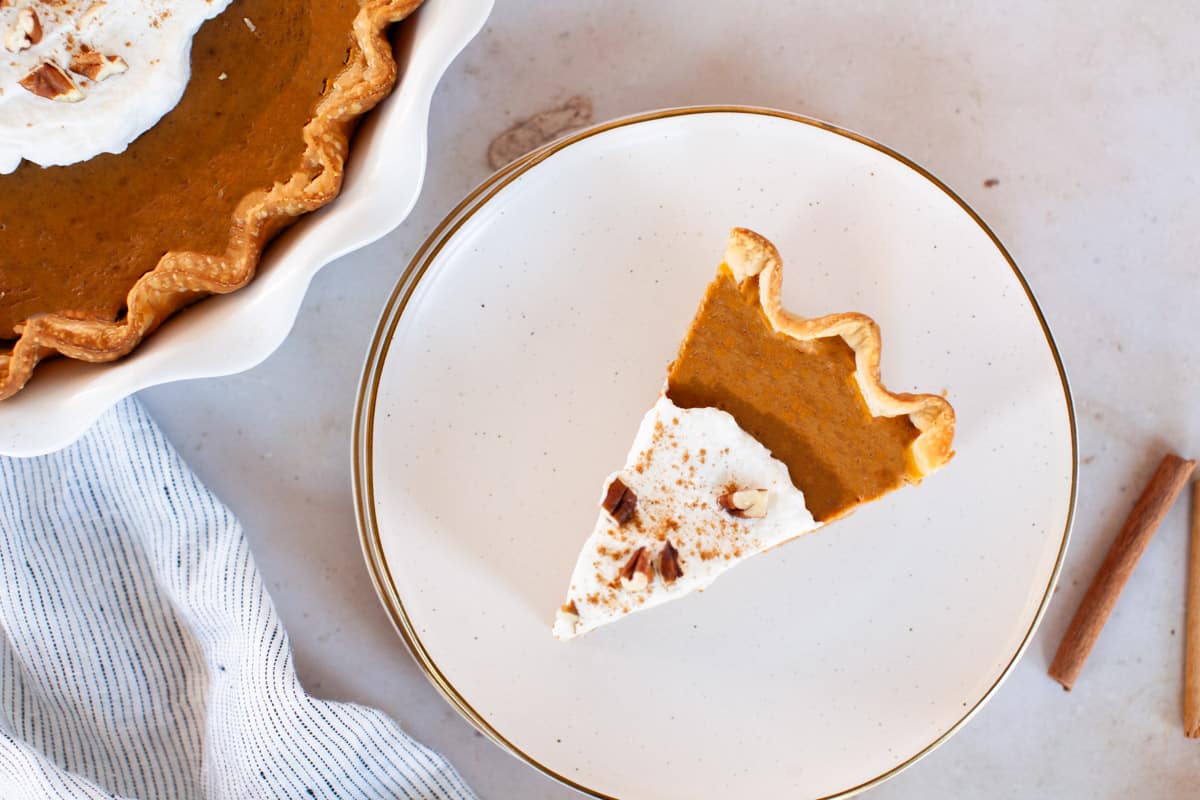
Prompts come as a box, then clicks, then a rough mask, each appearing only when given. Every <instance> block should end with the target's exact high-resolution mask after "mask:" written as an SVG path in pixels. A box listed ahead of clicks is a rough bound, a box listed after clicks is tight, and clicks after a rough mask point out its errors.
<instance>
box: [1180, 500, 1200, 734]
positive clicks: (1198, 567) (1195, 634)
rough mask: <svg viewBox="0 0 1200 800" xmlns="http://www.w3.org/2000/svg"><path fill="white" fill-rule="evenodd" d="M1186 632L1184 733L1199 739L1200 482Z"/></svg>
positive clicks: (1194, 512) (1190, 559)
mask: <svg viewBox="0 0 1200 800" xmlns="http://www.w3.org/2000/svg"><path fill="white" fill-rule="evenodd" d="M1191 540H1192V541H1191V554H1190V555H1189V557H1188V599H1187V631H1186V639H1185V644H1184V647H1185V648H1186V649H1185V651H1184V666H1183V732H1184V734H1186V735H1187V736H1188V738H1191V739H1200V481H1196V482H1195V483H1193V484H1192V536H1191Z"/></svg>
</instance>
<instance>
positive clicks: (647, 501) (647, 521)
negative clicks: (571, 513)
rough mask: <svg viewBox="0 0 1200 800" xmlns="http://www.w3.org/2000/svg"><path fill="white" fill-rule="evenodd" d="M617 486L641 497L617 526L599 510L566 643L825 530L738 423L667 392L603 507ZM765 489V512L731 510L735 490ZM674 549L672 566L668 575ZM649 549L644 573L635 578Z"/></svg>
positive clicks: (564, 629) (780, 468) (563, 620)
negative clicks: (679, 402)
mask: <svg viewBox="0 0 1200 800" xmlns="http://www.w3.org/2000/svg"><path fill="white" fill-rule="evenodd" d="M614 480H619V481H620V482H621V483H622V484H624V485H625V486H626V487H628V489H629V490H631V491H632V492H633V494H634V495H635V496H636V498H637V499H636V511H635V512H634V513H633V515H632V517H630V518H629V519H628V520H627V521H625V522H624V523H620V524H619V523H618V522H617V521H616V520H615V519H614V518H613V516H612V515H610V514H609V513H608V512H605V511H601V512H600V516H599V519H598V520H597V521H596V527H595V528H594V529H593V531H592V534H591V536H590V537H588V540H587V542H586V543H585V544H584V546H583V550H582V552H581V553H580V555H579V560H578V561H577V562H576V565H575V571H574V573H573V574H572V576H571V586H570V588H569V589H568V592H567V602H566V603H565V604H564V605H563V608H562V609H561V610H560V611H559V613H558V615H557V618H556V620H555V624H554V635H555V637H557V638H559V639H570V638H573V637H575V636H579V635H582V634H584V633H587V632H588V631H590V630H593V629H595V628H597V627H599V626H601V625H604V624H605V623H608V622H612V621H613V620H615V619H618V618H620V617H622V616H624V615H626V614H629V613H631V612H634V611H640V610H642V609H646V608H652V607H653V606H656V605H659V604H661V603H665V602H667V601H669V600H674V599H676V598H678V597H682V596H683V595H685V594H690V593H691V592H694V591H696V590H697V589H703V588H705V587H706V586H708V585H709V584H710V583H712V582H713V581H714V580H715V579H716V578H717V576H718V575H720V574H721V573H723V572H725V571H726V570H728V569H729V568H730V567H733V566H735V565H736V564H738V563H740V562H742V561H744V560H746V559H747V558H750V557H751V556H754V555H757V554H758V553H761V552H762V551H764V550H767V549H769V548H771V547H774V546H776V545H778V544H781V543H783V542H785V541H788V540H789V539H793V538H795V537H797V536H800V535H801V534H804V533H808V532H810V531H813V530H816V529H817V528H819V527H820V526H821V523H818V522H816V521H815V520H814V519H813V517H812V514H811V513H809V510H808V507H807V506H806V505H805V502H804V494H803V493H802V492H801V491H800V490H799V489H797V488H796V487H795V486H794V485H793V484H792V480H791V477H790V475H789V474H788V468H787V465H785V464H784V463H783V462H782V461H780V460H779V459H777V458H775V457H774V456H772V455H771V451H770V450H768V449H767V448H766V447H764V446H763V445H762V443H760V442H759V441H758V440H757V439H755V438H754V437H753V436H751V435H750V434H748V433H746V431H744V430H742V428H741V427H740V426H739V425H738V424H737V421H736V420H734V418H733V417H732V416H731V415H729V414H728V413H726V412H725V411H721V410H720V409H716V408H680V407H678V406H676V405H675V404H674V403H673V402H671V400H670V398H668V397H667V396H666V394H665V392H664V393H663V395H661V396H660V397H659V399H658V401H657V402H656V403H655V404H654V407H653V408H652V409H651V410H650V411H649V412H648V413H647V414H646V416H645V417H643V418H642V423H641V426H640V427H639V428H638V432H637V436H636V437H635V438H634V441H633V446H632V447H631V448H630V451H629V456H628V457H627V458H626V460H625V466H624V468H623V469H622V470H621V471H620V472H617V473H614V474H613V475H611V476H610V477H609V479H608V480H607V481H605V483H604V492H603V494H602V497H601V503H602V505H603V503H604V500H605V498H606V497H608V495H609V487H610V486H612V485H613V481H614ZM758 490H766V496H765V501H766V507H765V510H764V509H763V508H762V507H761V506H757V505H756V507H754V508H752V509H748V511H747V512H746V513H743V512H741V511H739V510H738V509H736V508H734V509H730V508H727V507H726V506H727V505H728V504H729V502H730V501H729V496H730V495H731V494H732V493H734V492H737V491H746V492H749V493H751V494H752V495H754V496H755V497H756V499H758V500H761V493H759V492H758ZM722 498H725V504H724V505H723V503H722ZM764 511H765V513H764ZM750 514H762V516H750ZM617 516H618V517H620V516H622V515H621V513H620V511H618V512H617ZM668 542H669V543H670V545H671V548H673V550H674V552H673V553H670V554H669V555H668V556H667V558H668V560H673V561H674V562H675V563H674V565H671V564H667V565H666V566H665V567H664V565H663V563H662V559H663V557H664V556H663V554H664V550H665V548H666V545H667V543H668ZM642 548H644V550H641V552H643V553H644V554H645V558H644V559H643V560H642V562H641V565H640V570H636V569H635V570H630V569H629V568H628V565H630V562H631V559H635V560H636V557H637V555H638V553H639V550H640V549H642ZM639 571H640V572H641V574H642V576H643V577H641V578H639V577H638V576H637V573H638V572H639ZM631 572H633V574H632V575H630V573H631ZM677 573H681V574H678V575H677V577H675V579H674V580H673V581H672V580H670V578H671V577H673V576H675V575H676V574H677ZM623 577H624V578H625V579H624V580H623V579H622V578H623Z"/></svg>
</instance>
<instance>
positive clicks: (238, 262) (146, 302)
mask: <svg viewBox="0 0 1200 800" xmlns="http://www.w3.org/2000/svg"><path fill="white" fill-rule="evenodd" d="M420 3H421V0H364V3H363V7H362V9H361V10H360V11H359V12H358V14H357V15H356V16H355V18H354V25H353V36H352V41H351V47H350V57H349V59H348V61H347V63H346V66H345V67H344V68H343V69H342V71H341V72H340V73H338V75H337V76H336V77H335V78H334V79H333V80H332V81H331V86H332V88H331V90H330V91H329V92H328V94H326V95H325V96H324V97H323V98H322V99H321V101H320V102H319V103H318V105H317V107H316V109H315V111H314V112H313V117H312V119H311V120H309V122H308V123H307V124H306V125H305V126H304V130H303V138H304V143H305V149H304V152H303V154H302V155H301V158H300V166H299V167H298V168H297V169H296V171H295V172H294V173H293V174H292V176H291V178H290V179H289V180H287V181H285V182H280V183H276V184H275V185H274V186H273V187H272V188H271V189H269V190H259V191H255V192H251V193H250V194H247V195H246V196H245V197H243V198H242V199H241V201H240V202H239V203H238V205H237V207H236V209H235V211H234V214H233V218H232V220H231V222H230V230H229V237H228V240H227V244H226V247H225V252H224V253H223V254H221V255H210V254H204V253H195V252H185V251H171V252H167V253H166V254H164V255H163V256H162V258H161V259H159V261H158V263H157V265H156V266H155V267H154V269H152V270H150V271H149V272H147V273H146V274H144V275H142V276H141V277H140V278H139V279H138V280H137V282H136V283H134V285H133V287H132V288H131V289H130V290H129V293H128V295H127V298H126V309H127V310H126V313H125V315H124V316H123V317H122V318H121V319H119V320H117V321H115V322H111V321H107V320H97V319H93V318H88V317H87V316H86V315H84V314H82V313H76V314H73V313H71V312H62V313H53V314H40V315H36V316H33V317H30V318H29V319H28V320H26V321H25V322H24V323H23V324H22V325H20V326H18V328H17V331H16V333H17V339H16V341H15V343H14V344H13V347H12V350H11V352H9V353H8V354H5V355H0V400H2V399H4V398H7V397H11V396H12V395H13V394H15V393H16V392H18V391H20V389H21V388H22V387H23V386H24V385H25V383H26V382H27V381H28V380H29V378H30V376H31V375H32V374H33V370H34V368H35V367H36V366H37V364H38V362H39V361H41V360H42V359H44V358H46V357H48V356H51V355H55V354H60V355H64V356H67V357H68V358H74V359H78V360H81V361H97V362H99V361H112V360H114V359H117V358H120V357H121V356H123V355H125V354H127V353H129V352H130V351H131V350H133V349H134V348H135V347H136V346H137V345H138V343H140V342H141V341H142V339H143V338H145V337H146V336H147V335H149V334H150V333H151V332H152V331H154V329H155V328H157V327H158V326H159V325H161V324H162V323H163V321H165V320H166V319H167V318H168V317H169V316H170V315H171V314H173V313H175V312H176V311H178V310H179V309H181V308H183V307H184V306H186V305H188V304H190V303H192V302H194V301H196V300H198V299H200V298H203V297H206V296H208V295H212V294H228V293H229V292H233V291H236V290H237V289H240V288H242V287H243V286H245V285H246V284H247V283H249V282H250V280H251V279H253V277H254V272H255V269H256V268H257V267H258V262H259V259H260V257H261V255H262V251H263V248H264V247H265V246H266V244H267V242H268V241H270V239H271V238H272V237H273V236H274V235H275V234H277V233H278V232H280V231H281V230H282V229H283V228H285V227H287V226H288V225H289V224H291V223H292V222H293V221H294V220H295V218H296V217H299V216H301V215H303V214H307V213H309V212H310V211H314V210H316V209H318V208H320V207H322V206H324V205H326V204H327V203H329V202H330V201H331V200H332V199H333V198H334V197H336V196H337V194H338V191H339V190H340V189H341V185H342V179H343V176H344V166H345V159H346V153H347V151H348V140H349V137H350V134H351V133H352V132H353V129H354V124H355V122H356V121H357V119H358V118H359V117H360V116H361V115H363V114H365V113H366V112H367V111H369V110H370V109H372V108H373V107H374V106H375V105H376V104H377V103H379V101H380V100H382V99H383V98H384V97H386V96H387V94H388V92H390V91H391V89H392V86H393V85H394V84H395V82H396V75H397V67H396V62H395V60H394V59H393V57H392V48H391V43H390V42H389V40H388V38H387V29H388V26H390V25H391V24H392V23H395V22H398V21H400V20H401V19H403V18H405V17H406V16H408V15H409V14H410V13H412V12H413V11H414V10H415V9H416V8H417V6H419V5H420Z"/></svg>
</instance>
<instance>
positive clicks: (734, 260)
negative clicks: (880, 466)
mask: <svg viewBox="0 0 1200 800" xmlns="http://www.w3.org/2000/svg"><path fill="white" fill-rule="evenodd" d="M725 263H726V265H728V266H729V269H730V270H731V271H732V272H733V276H734V279H735V280H736V281H737V282H738V283H741V282H742V281H744V280H745V279H746V278H750V277H753V276H755V275H758V276H759V278H758V286H759V303H760V305H761V306H762V309H763V312H764V313H765V314H766V315H767V320H768V321H769V322H770V323H771V327H772V328H774V329H775V330H776V331H777V332H779V333H782V334H785V335H787V336H790V337H791V338H793V339H795V340H797V341H801V342H803V341H807V340H809V339H819V338H822V337H825V336H840V337H842V340H843V341H845V342H846V344H848V345H849V346H850V348H851V349H852V350H854V353H855V359H854V363H855V372H854V377H855V380H856V382H857V383H858V389H859V391H860V392H862V396H863V399H864V400H865V401H866V403H867V408H868V409H870V411H871V414H872V415H873V416H876V417H900V416H907V417H908V418H909V420H910V421H911V422H912V424H913V426H914V427H915V428H916V429H917V430H918V431H919V432H920V433H919V434H918V436H917V438H916V439H915V440H914V441H913V443H912V456H913V462H914V464H915V465H916V468H917V471H918V473H919V474H920V475H921V476H925V475H928V474H929V473H931V472H933V471H934V470H936V469H938V468H939V467H941V466H943V465H945V464H946V462H947V461H949V460H950V459H951V457H952V456H953V455H954V452H953V450H952V449H951V445H952V444H953V441H954V409H953V408H952V407H951V406H950V403H948V402H947V401H946V400H945V398H942V397H939V396H938V395H934V394H896V393H894V392H890V391H888V389H887V388H886V387H885V386H884V385H883V382H882V380H881V379H880V376H879V354H880V347H881V345H882V340H881V338H880V334H879V325H878V324H876V322H875V320H873V319H871V318H870V317H868V316H866V315H865V314H858V313H855V312H847V313H841V314H828V315H826V316H824V317H816V318H814V319H807V318H805V317H800V316H797V315H795V314H792V313H790V312H788V311H786V310H785V309H784V308H783V302H782V300H781V299H780V294H781V291H782V289H783V259H782V258H780V256H779V251H778V250H776V249H775V245H773V244H771V242H769V241H768V240H767V239H766V238H765V237H763V236H760V235H759V234H757V233H755V232H754V231H752V230H748V229H746V228H734V229H733V230H732V231H730V233H729V241H728V244H727V245H726V248H725Z"/></svg>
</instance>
